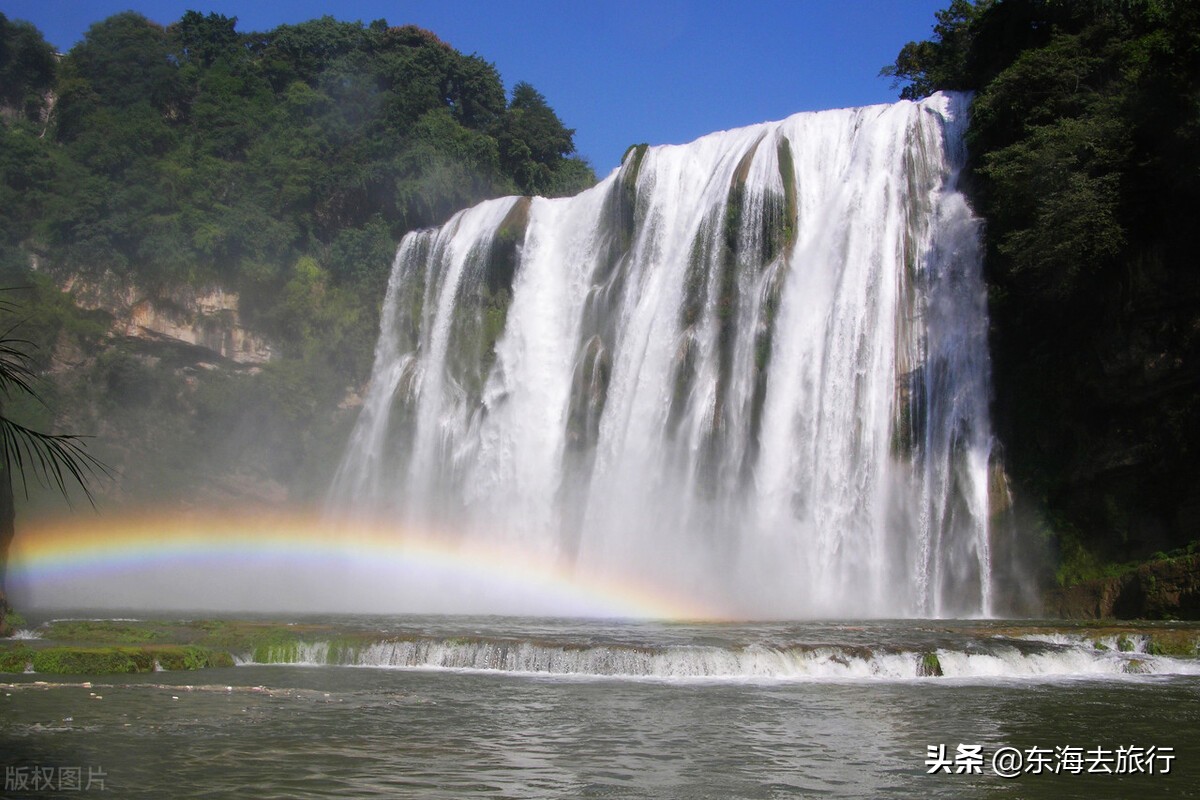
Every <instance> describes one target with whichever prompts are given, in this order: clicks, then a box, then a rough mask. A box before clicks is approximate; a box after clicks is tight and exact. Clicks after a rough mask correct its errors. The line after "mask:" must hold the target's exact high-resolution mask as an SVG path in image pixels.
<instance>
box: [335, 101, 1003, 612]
mask: <svg viewBox="0 0 1200 800" xmlns="http://www.w3.org/2000/svg"><path fill="white" fill-rule="evenodd" d="M968 105H969V102H968V98H966V97H965V96H961V95H954V94H939V95H934V96H933V97H931V98H929V99H927V100H924V101H922V102H919V103H910V102H901V103H897V104H894V105H883V106H871V107H866V108H857V109H845V110H837V111H825V112H818V113H803V114H797V115H795V116H792V117H790V118H788V119H786V120H784V121H782V122H776V123H766V124H762V125H755V126H752V127H747V128H741V129H737V130H731V131H726V132H721V133H715V134H711V135H709V136H705V137H703V138H701V139H698V140H697V141H695V142H692V143H690V144H687V145H682V146H662V147H645V146H637V147H633V148H630V150H629V152H628V153H627V154H626V156H625V158H624V160H623V162H622V164H621V166H620V168H619V169H617V170H616V171H614V172H613V173H612V174H611V175H609V176H608V177H607V178H606V179H605V180H603V181H602V182H600V183H599V184H598V185H597V186H595V187H593V188H592V189H589V190H587V191H585V192H582V193H581V194H579V195H577V196H575V197H571V198H564V199H555V200H548V199H544V198H532V199H531V198H516V197H510V198H504V199H499V200H493V201H488V202H485V203H482V204H480V205H478V206H476V207H474V208H470V209H467V210H465V211H462V212H460V213H459V214H457V215H456V216H455V217H453V218H452V219H451V220H450V221H449V222H447V223H446V224H445V225H444V226H442V227H441V228H437V229H431V230H422V231H417V232H414V233H411V234H409V235H408V236H406V237H405V238H404V240H403V241H402V242H401V244H400V247H399V250H398V252H397V254H396V258H395V262H394V264H393V267H392V274H391V280H390V283H389V286H388V290H387V296H386V298H385V302H384V307H383V313H382V329H381V332H380V337H379V341H378V344H377V346H376V350H375V364H374V372H373V375H372V378H371V382H370V386H369V389H368V391H367V394H366V396H365V399H364V406H363V409H362V412H361V416H360V418H359V420H358V423H357V427H356V428H355V430H354V432H353V434H352V437H351V440H350V443H349V445H348V448H347V451H346V454H345V457H344V460H343V463H342V465H341V467H340V469H339V471H338V474H337V478H336V480H335V484H334V487H333V490H332V493H331V502H332V503H333V504H334V505H335V506H336V507H337V508H339V509H341V510H342V511H343V512H345V513H358V514H370V515H384V516H385V517H387V518H389V519H392V520H395V521H397V522H399V523H402V524H404V525H408V526H416V527H418V528H419V529H421V530H436V531H439V534H438V535H440V536H446V537H451V538H453V539H455V540H456V541H458V542H459V543H460V545H461V546H462V547H464V548H469V547H470V546H471V543H472V542H473V541H481V540H486V541H488V542H490V543H496V542H502V543H504V544H505V545H511V546H512V547H514V548H518V549H520V550H521V551H522V552H527V553H529V554H530V556H531V557H537V558H542V559H551V560H553V561H555V562H556V563H559V564H562V565H564V566H565V567H567V568H570V569H575V570H580V571H584V572H587V573H588V574H598V575H609V576H620V577H621V578H622V579H628V580H635V581H642V582H647V583H650V584H656V585H665V586H671V587H674V588H677V589H681V590H685V591H689V592H692V593H693V594H697V595H702V596H703V597H705V598H706V599H707V600H709V601H710V602H712V603H714V604H716V605H718V606H720V607H723V608H728V609H729V610H730V613H731V614H737V615H744V616H771V617H781V616H818V615H819V616H857V615H866V616H949V615H987V614H989V613H990V612H991V604H992V589H991V583H992V578H991V563H990V554H989V551H990V548H989V529H988V509H989V504H988V468H989V460H990V450H991V431H990V425H989V419H988V396H989V364H988V356H987V341H986V333H987V309H986V297H985V289H984V284H983V279H982V268H981V248H980V243H979V236H980V231H979V225H980V223H979V220H978V219H976V218H975V217H974V216H973V215H972V213H971V211H970V209H969V207H968V206H967V204H966V202H965V200H964V198H963V196H962V194H961V193H960V192H959V189H958V186H957V179H958V174H959V170H960V168H961V166H962V163H963V161H964V158H965V153H964V149H963V144H962V139H963V133H964V131H965V128H966V121H967V112H968Z"/></svg>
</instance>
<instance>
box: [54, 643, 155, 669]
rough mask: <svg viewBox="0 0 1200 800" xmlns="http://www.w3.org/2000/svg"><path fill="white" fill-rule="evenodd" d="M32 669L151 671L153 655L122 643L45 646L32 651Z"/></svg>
mask: <svg viewBox="0 0 1200 800" xmlns="http://www.w3.org/2000/svg"><path fill="white" fill-rule="evenodd" d="M33 671H34V672H45V673H50V674H52V675H119V674H125V673H133V672H153V671H154V657H153V656H151V655H150V653H149V652H148V651H146V650H138V649H134V648H125V647H48V648H46V649H44V650H37V651H35V652H34V654H33Z"/></svg>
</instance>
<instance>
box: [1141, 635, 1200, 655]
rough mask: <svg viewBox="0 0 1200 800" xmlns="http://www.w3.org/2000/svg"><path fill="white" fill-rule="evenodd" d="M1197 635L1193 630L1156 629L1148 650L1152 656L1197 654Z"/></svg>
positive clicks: (1151, 636)
mask: <svg viewBox="0 0 1200 800" xmlns="http://www.w3.org/2000/svg"><path fill="white" fill-rule="evenodd" d="M1196 645H1197V635H1196V634H1195V633H1193V632H1191V631H1182V630H1175V631H1155V632H1154V633H1151V634H1150V642H1149V643H1148V644H1147V645H1146V652H1147V653H1149V654H1150V655H1152V656H1174V657H1179V656H1194V655H1197V652H1198V650H1197V647H1196Z"/></svg>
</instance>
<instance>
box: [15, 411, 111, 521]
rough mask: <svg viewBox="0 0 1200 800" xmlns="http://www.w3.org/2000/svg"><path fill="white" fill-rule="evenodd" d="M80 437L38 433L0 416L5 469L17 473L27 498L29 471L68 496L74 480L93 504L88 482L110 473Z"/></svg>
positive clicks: (44, 484) (45, 484) (106, 476)
mask: <svg viewBox="0 0 1200 800" xmlns="http://www.w3.org/2000/svg"><path fill="white" fill-rule="evenodd" d="M83 438H84V437H81V436H71V435H64V434H49V433H41V432H40V431H35V430H33V429H32V428H26V427H25V426H24V425H19V424H17V423H16V422H13V421H12V420H10V419H6V418H5V417H3V416H0V454H2V456H3V463H4V465H5V466H6V467H7V468H8V469H10V470H13V471H15V472H18V473H20V475H21V486H22V488H23V489H24V490H25V496H26V497H28V496H29V483H28V480H27V478H26V476H27V475H28V474H29V473H31V472H32V473H33V475H34V477H35V478H37V481H38V483H40V484H41V485H42V486H46V487H49V488H53V489H57V490H58V491H59V492H60V493H61V494H62V495H63V496H64V497H68V498H69V495H68V493H67V488H68V483H69V482H70V480H71V479H73V480H74V481H75V482H76V483H78V484H79V487H80V488H81V489H83V493H84V496H86V497H87V499H88V502H89V503H91V504H92V506H93V507H95V505H96V501H95V498H94V497H93V496H92V490H91V487H90V486H89V485H88V483H89V481H91V480H92V479H95V478H99V477H105V478H111V477H112V473H111V472H110V471H109V469H108V467H107V466H105V464H104V462H102V461H100V460H99V459H97V458H96V457H95V456H93V455H92V454H91V453H89V452H87V451H86V450H85V449H84V448H85V446H86V443H85V442H84V441H83Z"/></svg>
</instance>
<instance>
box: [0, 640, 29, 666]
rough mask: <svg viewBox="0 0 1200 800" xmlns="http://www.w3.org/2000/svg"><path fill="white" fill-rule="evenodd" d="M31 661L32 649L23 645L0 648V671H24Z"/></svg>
mask: <svg viewBox="0 0 1200 800" xmlns="http://www.w3.org/2000/svg"><path fill="white" fill-rule="evenodd" d="M31 661H33V650H31V649H30V648H29V647H27V646H25V645H17V646H15V647H3V648H0V672H24V671H25V668H26V667H28V666H29V663H30V662H31Z"/></svg>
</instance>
